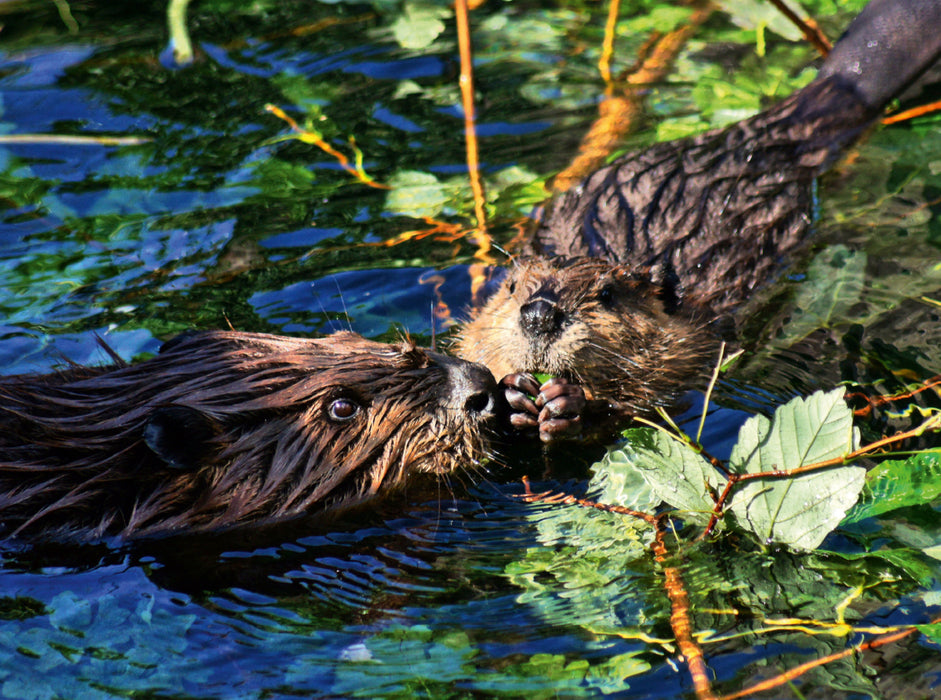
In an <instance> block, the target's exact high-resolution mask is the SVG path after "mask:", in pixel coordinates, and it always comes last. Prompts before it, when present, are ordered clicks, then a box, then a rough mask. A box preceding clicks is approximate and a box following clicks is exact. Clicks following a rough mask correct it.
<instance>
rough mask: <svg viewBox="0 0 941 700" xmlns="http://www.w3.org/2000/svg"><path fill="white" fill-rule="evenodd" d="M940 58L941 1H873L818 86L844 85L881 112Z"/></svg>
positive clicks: (829, 60)
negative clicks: (823, 83)
mask: <svg viewBox="0 0 941 700" xmlns="http://www.w3.org/2000/svg"><path fill="white" fill-rule="evenodd" d="M939 55H941V1H939V0H872V1H871V2H870V3H869V4H868V5H866V7H864V8H863V11H862V12H860V13H859V15H858V16H857V17H856V19H854V20H853V21H852V22H851V23H850V25H849V27H847V29H846V31H845V32H844V33H843V35H842V36H841V37H840V40H839V41H838V42H837V44H836V46H834V47H833V51H831V52H830V55H829V56H827V59H826V61H824V63H823V66H821V68H820V72H819V73H818V74H817V80H826V79H834V78H835V79H842V80H843V81H845V84H846V85H848V86H852V89H853V90H854V92H855V93H856V95H857V96H858V98H859V99H860V100H862V102H863V103H864V104H866V105H867V106H868V107H869V108H870V109H871V110H872V111H873V112H879V111H881V110H882V109H883V107H885V105H886V104H887V103H888V102H889V101H890V100H892V99H893V98H895V97H897V96H898V95H899V93H901V92H902V90H904V89H905V88H906V87H908V85H910V84H911V83H912V81H914V80H916V79H917V78H918V76H919V75H921V74H922V73H923V72H924V71H925V69H927V68H928V67H929V66H930V65H931V64H932V63H934V61H935V60H936V59H937V58H938V56H939Z"/></svg>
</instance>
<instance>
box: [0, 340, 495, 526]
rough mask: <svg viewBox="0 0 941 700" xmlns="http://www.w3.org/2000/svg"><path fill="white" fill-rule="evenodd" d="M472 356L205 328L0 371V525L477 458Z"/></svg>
mask: <svg viewBox="0 0 941 700" xmlns="http://www.w3.org/2000/svg"><path fill="white" fill-rule="evenodd" d="M494 401H495V384H494V380H493V377H492V376H491V374H490V373H489V372H488V371H487V370H486V369H484V368H483V367H479V366H476V365H472V364H470V363H467V362H463V361H460V360H454V359H451V358H447V357H444V356H441V355H438V354H436V353H431V352H428V351H425V350H422V349H420V348H418V347H416V346H414V345H413V344H411V343H409V342H403V343H401V344H398V345H384V344H381V343H376V342H372V341H368V340H365V339H363V338H361V337H359V336H356V335H354V334H352V333H339V334H336V335H333V336H330V337H328V338H322V339H316V340H310V339H300V338H288V337H279V336H273V335H263V334H252V333H238V332H224V331H215V332H205V333H194V334H189V335H185V336H181V337H180V338H177V339H174V340H172V341H170V342H168V343H167V344H165V345H164V347H163V348H162V350H161V352H160V354H158V355H157V356H156V357H153V358H151V359H149V360H145V361H143V362H141V363H138V364H134V365H124V366H116V367H106V368H72V369H68V370H66V371H64V372H60V373H54V374H48V375H41V376H15V377H8V378H4V379H2V380H0V522H2V527H3V530H2V534H0V536H2V537H11V536H15V537H21V538H27V539H70V540H92V539H98V538H104V537H112V536H117V537H121V538H127V537H140V536H152V535H158V534H166V533H170V532H181V531H182V532H194V531H195V532H198V531H206V530H213V529H218V528H223V527H228V526H233V525H241V524H245V523H259V522H271V521H275V520H282V519H286V518H290V517H293V516H297V515H299V514H302V513H307V512H311V511H315V510H318V509H319V510H322V509H324V508H330V507H337V506H340V505H346V504H355V503H358V502H362V501H363V500H364V499H367V498H369V497H371V496H373V495H375V494H377V493H379V492H382V491H385V490H387V489H391V488H394V487H395V486H396V485H399V484H401V483H402V482H403V480H404V479H405V478H406V476H407V475H408V473H409V472H412V471H424V472H433V473H447V472H451V471H453V470H454V469H457V468H459V467H466V466H471V465H474V464H476V463H479V461H480V460H481V459H483V458H484V456H485V442H484V439H483V437H482V429H483V428H484V424H486V423H488V422H489V421H491V420H492V418H493V415H494V407H495V403H494Z"/></svg>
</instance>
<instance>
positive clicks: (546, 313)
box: [520, 297, 562, 336]
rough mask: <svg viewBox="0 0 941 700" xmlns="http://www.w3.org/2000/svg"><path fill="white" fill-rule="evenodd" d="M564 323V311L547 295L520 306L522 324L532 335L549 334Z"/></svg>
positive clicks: (528, 333) (527, 332) (524, 329)
mask: <svg viewBox="0 0 941 700" xmlns="http://www.w3.org/2000/svg"><path fill="white" fill-rule="evenodd" d="M561 325H562V311H561V310H559V307H558V306H556V305H555V303H554V302H553V301H552V300H550V299H546V298H545V297H542V298H538V299H536V300H534V301H531V302H529V303H528V304H524V305H523V306H522V307H520V326H521V327H522V328H523V331H524V332H525V333H526V334H527V335H530V336H539V335H549V334H550V333H554V332H555V331H557V330H559V327H560V326H561Z"/></svg>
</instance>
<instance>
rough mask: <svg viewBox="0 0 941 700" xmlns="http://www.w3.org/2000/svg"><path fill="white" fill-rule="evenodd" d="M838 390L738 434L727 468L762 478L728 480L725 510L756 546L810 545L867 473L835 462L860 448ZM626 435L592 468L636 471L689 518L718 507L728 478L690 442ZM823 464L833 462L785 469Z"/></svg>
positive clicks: (834, 521) (760, 419)
mask: <svg viewBox="0 0 941 700" xmlns="http://www.w3.org/2000/svg"><path fill="white" fill-rule="evenodd" d="M843 393H844V392H843V389H836V390H834V391H831V392H829V393H823V392H817V393H815V394H813V395H812V396H810V397H808V398H807V399H802V398H796V399H794V400H792V401H790V402H788V403H787V404H785V405H784V406H781V407H780V408H778V410H777V411H775V414H774V418H773V419H771V420H769V419H768V418H766V417H764V416H760V415H758V416H753V417H752V418H750V419H748V420H747V421H746V422H745V424H744V425H743V426H742V428H741V430H740V431H739V437H738V442H737V443H736V445H735V447H734V448H733V450H732V455H731V459H730V472H731V473H732V474H735V475H754V474H765V476H762V477H760V478H750V477H746V478H745V479H743V480H741V482H739V483H737V484H733V487H734V489H735V490H734V491H733V497H732V500H731V503H730V505H729V510H730V511H731V513H732V515H733V516H734V520H735V522H736V523H737V524H738V525H739V526H740V527H742V528H743V529H745V530H747V531H749V532H751V533H752V534H753V535H755V536H756V537H757V539H758V541H759V542H760V543H762V544H771V543H778V544H785V545H788V546H790V547H793V548H795V549H804V550H812V549H816V548H817V547H818V546H819V545H820V543H821V542H823V540H824V538H825V537H826V536H827V534H829V532H830V531H831V530H832V529H833V528H835V527H836V526H837V525H838V524H839V523H840V521H841V520H842V519H843V517H844V515H845V513H846V511H847V509H849V508H850V507H852V505H853V504H854V503H855V502H856V499H857V498H858V496H859V493H860V491H861V490H862V487H863V482H864V478H865V470H864V469H862V468H860V467H852V466H840V461H841V458H842V456H843V455H846V454H849V453H851V452H853V451H854V450H855V449H856V448H857V447H858V436H857V433H856V431H855V430H854V428H853V413H852V411H851V410H850V409H849V407H848V406H847V405H846V403H845V402H844V401H843ZM625 435H626V436H627V438H628V443H627V444H626V445H625V446H624V447H622V448H621V449H619V450H617V451H615V452H614V453H612V455H617V457H615V456H609V457H608V458H607V460H606V462H604V463H602V464H600V465H597V466H603V465H608V466H609V467H610V466H611V465H618V467H619V468H622V469H623V468H632V469H636V470H638V471H639V472H640V473H641V474H642V475H643V478H644V480H645V481H646V482H647V484H648V485H649V486H650V488H651V489H652V490H653V492H654V493H656V494H657V496H658V497H659V498H661V499H662V500H663V501H664V502H665V503H667V504H669V505H670V506H672V507H674V508H677V509H679V510H681V511H683V512H684V515H685V516H689V517H690V518H692V519H693V520H697V519H702V517H703V516H705V515H707V514H709V513H710V512H712V511H713V510H714V509H715V508H716V496H715V494H718V493H720V492H722V491H723V489H726V488H727V487H728V484H729V479H728V478H727V477H726V476H724V475H722V474H720V473H719V471H718V470H716V468H715V467H714V466H713V465H712V464H711V463H710V462H709V460H707V459H706V458H705V457H703V456H702V455H701V454H700V453H699V452H697V451H696V450H695V449H694V448H693V447H691V446H690V445H689V444H687V443H686V442H683V441H681V440H680V439H678V438H677V437H674V436H670V435H668V434H667V433H666V432H664V431H659V430H657V431H651V430H649V429H639V430H631V431H628V432H627V433H626V434H625ZM826 461H830V462H832V465H831V466H828V467H826V468H821V469H816V470H813V471H809V472H806V473H797V474H787V473H785V472H787V471H793V470H796V469H799V468H801V467H806V466H808V465H813V464H817V463H821V462H826ZM609 478H610V477H609ZM622 478H623V477H622Z"/></svg>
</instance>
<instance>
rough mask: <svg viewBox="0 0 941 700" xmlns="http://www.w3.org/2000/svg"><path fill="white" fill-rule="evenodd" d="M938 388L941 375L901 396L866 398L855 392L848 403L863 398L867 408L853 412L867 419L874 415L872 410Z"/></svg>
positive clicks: (849, 394) (902, 393)
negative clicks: (871, 414)
mask: <svg viewBox="0 0 941 700" xmlns="http://www.w3.org/2000/svg"><path fill="white" fill-rule="evenodd" d="M937 386H941V374H938V375H935V376H934V377H931V378H930V379H926V380H925V381H924V383H923V384H922V385H921V386H920V387H918V388H917V389H912V390H911V391H904V392H901V393H899V394H892V395H891V396H866V395H865V394H864V393H862V392H861V391H853V392H850V393H848V394H847V395H846V399H847V401H848V400H849V399H855V398H861V399H862V400H863V401H865V402H866V406H864V407H862V408H857V409H854V411H853V414H854V415H855V416H856V417H865V416H868V415H869V414H870V413H872V409H873V408H875V407H876V406H884V405H885V404H888V403H892V402H893V401H901V400H902V399H910V398H913V397H914V396H917V395H918V394H920V393H922V392H923V391H928V390H929V389H934V388H935V387H937Z"/></svg>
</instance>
